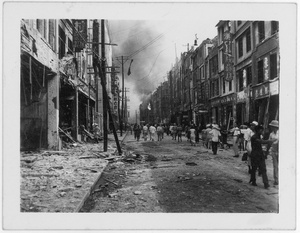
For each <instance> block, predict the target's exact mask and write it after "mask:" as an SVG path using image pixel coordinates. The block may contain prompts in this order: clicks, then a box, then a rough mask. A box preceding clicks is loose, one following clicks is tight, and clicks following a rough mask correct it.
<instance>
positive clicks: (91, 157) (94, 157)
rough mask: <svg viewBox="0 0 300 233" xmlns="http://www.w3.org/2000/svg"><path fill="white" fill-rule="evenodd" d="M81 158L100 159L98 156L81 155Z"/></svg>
mask: <svg viewBox="0 0 300 233" xmlns="http://www.w3.org/2000/svg"><path fill="white" fill-rule="evenodd" d="M79 159H98V157H97V156H81V157H79Z"/></svg>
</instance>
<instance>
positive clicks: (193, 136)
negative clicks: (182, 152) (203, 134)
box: [189, 125, 196, 146]
mask: <svg viewBox="0 0 300 233" xmlns="http://www.w3.org/2000/svg"><path fill="white" fill-rule="evenodd" d="M189 132H190V141H191V146H196V134H195V132H196V130H195V126H194V125H192V126H191V128H190V131H189Z"/></svg>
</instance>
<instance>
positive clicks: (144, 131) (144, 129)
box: [142, 125, 149, 141]
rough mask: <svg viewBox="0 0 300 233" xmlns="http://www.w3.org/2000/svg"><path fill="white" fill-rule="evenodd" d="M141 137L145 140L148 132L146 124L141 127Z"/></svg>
mask: <svg viewBox="0 0 300 233" xmlns="http://www.w3.org/2000/svg"><path fill="white" fill-rule="evenodd" d="M142 130H143V138H144V141H147V139H148V133H149V128H148V125H144V126H143V128H142Z"/></svg>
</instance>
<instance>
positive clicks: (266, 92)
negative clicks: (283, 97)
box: [253, 80, 279, 127]
mask: <svg viewBox="0 0 300 233" xmlns="http://www.w3.org/2000/svg"><path fill="white" fill-rule="evenodd" d="M278 85H279V81H278V80H276V81H273V82H268V83H264V84H261V85H259V86H256V87H254V88H253V98H254V116H255V119H257V121H258V123H259V124H262V125H264V127H267V126H268V123H269V122H270V121H271V120H278V118H279V91H278V90H279V86H278Z"/></svg>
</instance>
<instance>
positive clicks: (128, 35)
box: [108, 20, 218, 116]
mask: <svg viewBox="0 0 300 233" xmlns="http://www.w3.org/2000/svg"><path fill="white" fill-rule="evenodd" d="M108 23H109V31H110V35H111V41H112V43H116V44H118V46H113V59H114V64H115V65H116V66H119V67H120V69H118V70H119V71H120V73H119V74H118V75H119V77H120V79H122V74H121V72H122V69H121V68H122V67H121V64H120V62H119V61H120V59H119V61H117V59H116V58H117V57H120V56H124V57H125V56H126V57H127V56H131V55H134V56H132V57H130V58H129V59H128V60H127V61H126V63H125V65H124V79H125V87H129V93H127V95H128V96H129V98H130V103H129V106H130V113H131V116H134V115H135V110H138V108H139V105H140V103H141V102H142V101H147V100H148V99H149V97H150V94H151V93H153V91H154V90H155V89H156V88H157V87H158V86H159V85H160V83H162V82H163V81H166V80H167V72H169V71H170V70H171V67H172V65H173V64H174V63H175V61H176V56H177V57H178V58H180V54H181V53H182V52H185V51H187V48H188V46H187V44H188V43H189V48H191V46H192V45H193V43H194V39H195V34H196V33H197V32H198V34H197V37H198V38H199V40H198V44H200V43H201V41H203V40H204V39H206V38H213V37H214V36H215V35H217V30H216V28H215V25H216V24H217V23H218V21H214V22H213V21H212V22H208V21H198V22H195V21H183V20H171V21H167V20H166V21H158V20H108ZM199 31H200V32H199ZM149 42H153V43H152V44H151V45H149V46H148V47H146V48H144V49H143V47H144V46H145V45H147V44H148V43H149ZM141 49H143V50H142V51H140V52H138V53H137V51H139V50H141ZM135 53H136V54H135ZM131 59H133V62H132V65H131V75H130V76H128V75H127V71H128V67H129V64H130V61H131Z"/></svg>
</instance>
